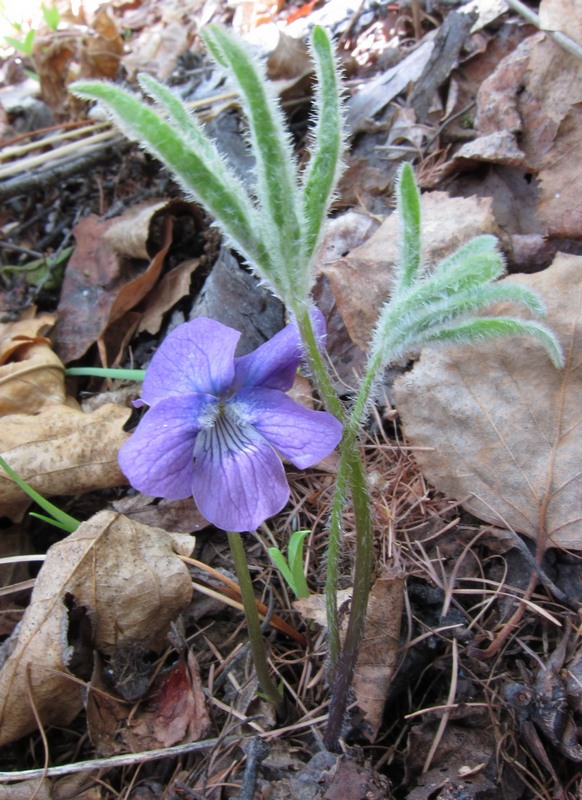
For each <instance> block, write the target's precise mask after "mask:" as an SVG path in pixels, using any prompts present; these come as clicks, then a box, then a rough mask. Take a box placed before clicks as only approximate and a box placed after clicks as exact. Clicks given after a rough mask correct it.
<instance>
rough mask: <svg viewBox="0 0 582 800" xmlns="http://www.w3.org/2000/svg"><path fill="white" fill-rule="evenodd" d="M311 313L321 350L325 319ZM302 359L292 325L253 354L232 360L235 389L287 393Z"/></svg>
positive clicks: (312, 311)
mask: <svg viewBox="0 0 582 800" xmlns="http://www.w3.org/2000/svg"><path fill="white" fill-rule="evenodd" d="M310 313H311V321H312V324H313V328H314V331H315V335H316V337H317V339H318V342H319V343H320V346H322V347H323V345H324V343H325V318H324V316H323V314H322V313H321V311H319V309H317V308H313V309H312V310H311V312H310ZM302 360H303V345H302V343H301V338H300V336H299V331H298V330H297V326H296V325H295V323H294V322H291V323H290V324H289V325H286V326H285V327H284V328H283V330H281V331H279V333H276V334H275V335H274V336H273V337H272V338H271V339H269V341H268V342H265V343H264V344H262V345H261V346H260V347H257V349H256V350H253V352H252V353H249V354H248V355H246V356H242V358H235V380H234V388H235V389H238V388H243V387H245V386H264V387H265V388H268V389H280V390H281V391H282V392H286V391H288V390H289V389H290V388H291V387H292V386H293V381H294V380H295V373H296V372H297V367H298V366H299V364H300V363H301V361H302Z"/></svg>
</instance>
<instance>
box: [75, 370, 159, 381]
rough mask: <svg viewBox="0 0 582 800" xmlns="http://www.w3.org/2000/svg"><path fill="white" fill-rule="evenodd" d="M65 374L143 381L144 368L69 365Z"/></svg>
mask: <svg viewBox="0 0 582 800" xmlns="http://www.w3.org/2000/svg"><path fill="white" fill-rule="evenodd" d="M65 375H78V376H80V377H81V376H82V377H92V378H117V379H119V380H123V381H143V379H144V375H145V369H117V368H111V369H109V368H107V367H70V368H69V369H66V370H65Z"/></svg>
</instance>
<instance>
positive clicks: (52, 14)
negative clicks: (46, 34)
mask: <svg viewBox="0 0 582 800" xmlns="http://www.w3.org/2000/svg"><path fill="white" fill-rule="evenodd" d="M41 8H42V15H43V17H44V21H45V22H46V24H47V25H48V27H49V28H50V29H51V31H53V32H54V31H56V30H57V28H58V27H59V24H60V22H61V12H60V11H59V9H58V8H57V7H56V5H55V4H54V3H51V5H50V6H45V4H44V3H43V4H42V5H41Z"/></svg>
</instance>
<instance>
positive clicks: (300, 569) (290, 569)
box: [267, 530, 311, 598]
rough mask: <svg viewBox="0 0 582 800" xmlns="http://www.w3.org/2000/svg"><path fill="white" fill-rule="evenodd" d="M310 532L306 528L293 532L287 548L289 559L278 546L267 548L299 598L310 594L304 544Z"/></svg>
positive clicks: (274, 562)
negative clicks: (306, 578) (306, 574)
mask: <svg viewBox="0 0 582 800" xmlns="http://www.w3.org/2000/svg"><path fill="white" fill-rule="evenodd" d="M309 533H311V531H309V530H304V531H294V532H293V533H292V534H291V537H290V539H289V546H288V548H287V559H285V556H284V555H283V553H282V552H281V551H280V550H279V548H278V547H269V548H268V549H267V552H268V553H269V556H270V557H271V560H272V562H273V564H274V565H275V566H276V567H277V569H278V570H279V572H280V573H281V575H282V576H283V578H284V579H285V581H286V582H287V585H288V586H289V588H290V589H291V591H292V592H293V594H294V595H295V597H297V598H306V597H309V596H310V591H309V587H308V585H307V581H306V580H305V569H304V566H303V544H304V542H305V538H306V536H307V535H308V534H309Z"/></svg>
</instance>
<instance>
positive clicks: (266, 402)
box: [119, 311, 342, 532]
mask: <svg viewBox="0 0 582 800" xmlns="http://www.w3.org/2000/svg"><path fill="white" fill-rule="evenodd" d="M312 319H313V321H314V325H315V327H316V330H317V334H318V337H319V339H320V341H323V338H324V335H325V323H324V320H323V316H322V315H321V314H320V313H319V312H318V311H316V312H314V313H313V316H312ZM239 338H240V333H239V332H238V331H235V330H233V329H232V328H228V327H227V326H226V325H222V324H221V323H220V322H216V321H215V320H212V319H205V318H199V319H195V320H193V321H192V322H186V323H184V324H183V325H180V326H178V327H177V328H175V329H174V330H173V331H172V332H171V333H169V334H168V336H167V337H166V338H165V339H164V341H163V342H162V344H161V345H160V347H159V348H158V350H157V352H156V353H155V355H154V357H153V358H152V361H151V363H150V365H149V367H148V368H147V370H146V374H145V378H144V382H143V393H142V399H141V400H138V401H137V402H136V405H146V404H147V405H148V406H150V408H149V410H148V411H147V413H146V414H145V416H144V417H143V419H142V420H141V421H140V423H139V425H138V426H137V428H136V430H135V431H134V433H133V434H132V436H131V438H130V439H129V440H128V441H127V442H126V443H125V444H124V445H123V446H122V448H121V450H120V453H119V463H120V465H121V469H122V470H123V472H124V473H125V475H126V477H127V478H128V479H129V481H130V483H131V484H132V486H134V487H135V488H136V489H138V490H139V491H140V492H144V493H145V494H149V495H153V496H155V497H165V498H168V499H169V500H182V499H184V498H186V497H189V496H190V495H193V497H194V500H195V501H196V504H197V506H198V508H199V509H200V512H201V513H202V514H203V515H204V516H205V517H206V519H207V520H208V521H209V522H212V523H213V524H214V525H216V526H217V527H219V528H223V529H224V530H231V531H239V532H240V531H252V530H255V528H257V527H258V526H259V525H260V524H261V523H262V522H264V521H265V519H267V518H268V517H271V516H273V515H274V514H276V513H277V512H279V511H281V509H282V508H283V507H284V506H285V503H286V502H287V500H288V499H289V485H288V483H287V479H286V477H285V470H284V469H283V465H282V463H281V460H280V457H279V455H278V454H281V456H284V457H285V458H287V459H288V460H289V461H291V463H292V464H294V465H295V466H296V467H299V468H300V469H304V468H306V467H311V466H313V465H314V464H317V463H318V461H321V459H322V458H325V456H327V455H329V453H331V451H332V450H333V449H334V448H335V446H336V445H337V444H338V442H339V440H340V439H341V435H342V426H341V424H340V422H338V420H337V419H336V418H335V417H333V416H332V415H331V414H328V413H327V412H325V411H311V410H309V409H307V408H303V406H300V405H298V404H297V403H296V402H295V401H294V400H292V399H291V398H290V397H287V395H286V394H285V392H286V391H288V390H289V389H290V388H291V386H292V385H293V381H294V378H295V373H296V370H297V367H298V366H299V364H300V362H301V360H302V346H301V341H300V338H299V333H298V331H297V328H296V327H295V325H287V327H286V328H284V329H283V330H282V331H279V333H277V334H276V335H275V336H273V338H272V339H270V340H269V341H268V342H265V344H263V345H261V346H260V347H258V348H257V349H256V350H254V351H253V352H252V353H249V354H248V355H246V356H243V357H242V358H235V357H234V353H235V349H236V346H237V343H238V340H239Z"/></svg>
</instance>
